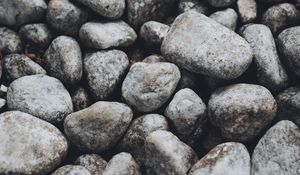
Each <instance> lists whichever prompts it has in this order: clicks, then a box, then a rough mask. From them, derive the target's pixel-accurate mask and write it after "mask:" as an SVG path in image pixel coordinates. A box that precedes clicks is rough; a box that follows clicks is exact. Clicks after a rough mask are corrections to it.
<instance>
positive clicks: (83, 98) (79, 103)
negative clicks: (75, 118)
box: [72, 87, 92, 111]
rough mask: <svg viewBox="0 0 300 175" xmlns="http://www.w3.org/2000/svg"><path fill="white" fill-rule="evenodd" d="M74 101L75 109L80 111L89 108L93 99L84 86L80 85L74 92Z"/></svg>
mask: <svg viewBox="0 0 300 175" xmlns="http://www.w3.org/2000/svg"><path fill="white" fill-rule="evenodd" d="M72 102H73V106H74V111H79V110H82V109H84V108H87V107H88V106H89V105H90V104H91V102H92V99H91V97H90V95H89V94H88V92H87V91H86V90H85V89H84V88H83V87H78V88H77V89H76V90H75V91H74V92H73V93H72Z"/></svg>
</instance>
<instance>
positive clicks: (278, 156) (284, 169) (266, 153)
mask: <svg viewBox="0 0 300 175" xmlns="http://www.w3.org/2000/svg"><path fill="white" fill-rule="evenodd" d="M299 172H300V130H299V128H298V127H297V126H296V125H295V124H294V123H293V122H291V121H287V120H284V121H280V122H278V123H277V124H276V125H274V126H273V127H272V128H270V129H269V130H268V131H267V132H266V134H265V135H264V136H263V137H262V138H261V139H260V141H259V142H258V144H257V145H256V147H255V149H254V152H253V155H252V167H251V174H253V175H265V174H278V175H281V174H289V175H297V174H299Z"/></svg>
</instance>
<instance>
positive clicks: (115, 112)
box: [64, 101, 133, 153]
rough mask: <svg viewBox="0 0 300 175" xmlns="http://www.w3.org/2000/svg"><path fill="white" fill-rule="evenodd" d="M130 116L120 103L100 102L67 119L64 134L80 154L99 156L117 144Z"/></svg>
mask: <svg viewBox="0 0 300 175" xmlns="http://www.w3.org/2000/svg"><path fill="white" fill-rule="evenodd" d="M132 115H133V114H132V111H131V109H130V108H129V107H128V106H127V105H125V104H123V103H118V102H105V101H99V102H97V103H94V104H93V105H91V106H90V107H88V108H85V109H83V110H80V111H77V112H74V113H72V114H70V115H68V116H67V117H66V119H65V121H64V131H65V134H66V135H67V137H68V138H69V140H70V141H71V142H72V143H73V144H74V145H75V146H76V147H78V148H79V149H80V150H83V151H91V152H94V153H100V152H102V151H106V150H109V149H111V148H112V147H113V146H114V145H115V144H116V143H117V142H118V141H119V140H120V138H121V137H122V135H123V134H125V132H126V130H127V128H128V126H129V124H130V122H131V120H132Z"/></svg>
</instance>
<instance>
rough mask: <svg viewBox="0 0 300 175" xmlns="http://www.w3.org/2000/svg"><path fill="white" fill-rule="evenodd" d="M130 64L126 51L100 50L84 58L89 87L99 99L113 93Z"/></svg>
mask: <svg viewBox="0 0 300 175" xmlns="http://www.w3.org/2000/svg"><path fill="white" fill-rule="evenodd" d="M128 66H129V60H128V57H127V55H126V53H125V52H123V51H120V50H107V51H98V52H95V53H92V54H89V55H87V56H86V57H85V58H84V63H83V67H84V73H85V77H86V80H87V83H88V86H89V89H90V90H91V92H92V93H93V95H94V98H96V99H98V100H102V99H105V98H106V97H108V96H109V95H111V94H112V93H113V92H114V90H115V89H116V87H117V85H118V84H119V83H120V81H121V79H122V78H123V75H124V74H125V72H126V70H127V68H128Z"/></svg>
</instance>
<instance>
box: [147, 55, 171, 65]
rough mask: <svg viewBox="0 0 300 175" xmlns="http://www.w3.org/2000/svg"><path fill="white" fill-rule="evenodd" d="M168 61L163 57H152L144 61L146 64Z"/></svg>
mask: <svg viewBox="0 0 300 175" xmlns="http://www.w3.org/2000/svg"><path fill="white" fill-rule="evenodd" d="M165 61H166V60H165V59H164V57H163V56H161V55H156V54H153V55H150V56H148V57H146V58H145V59H143V62H144V63H157V62H165Z"/></svg>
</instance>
